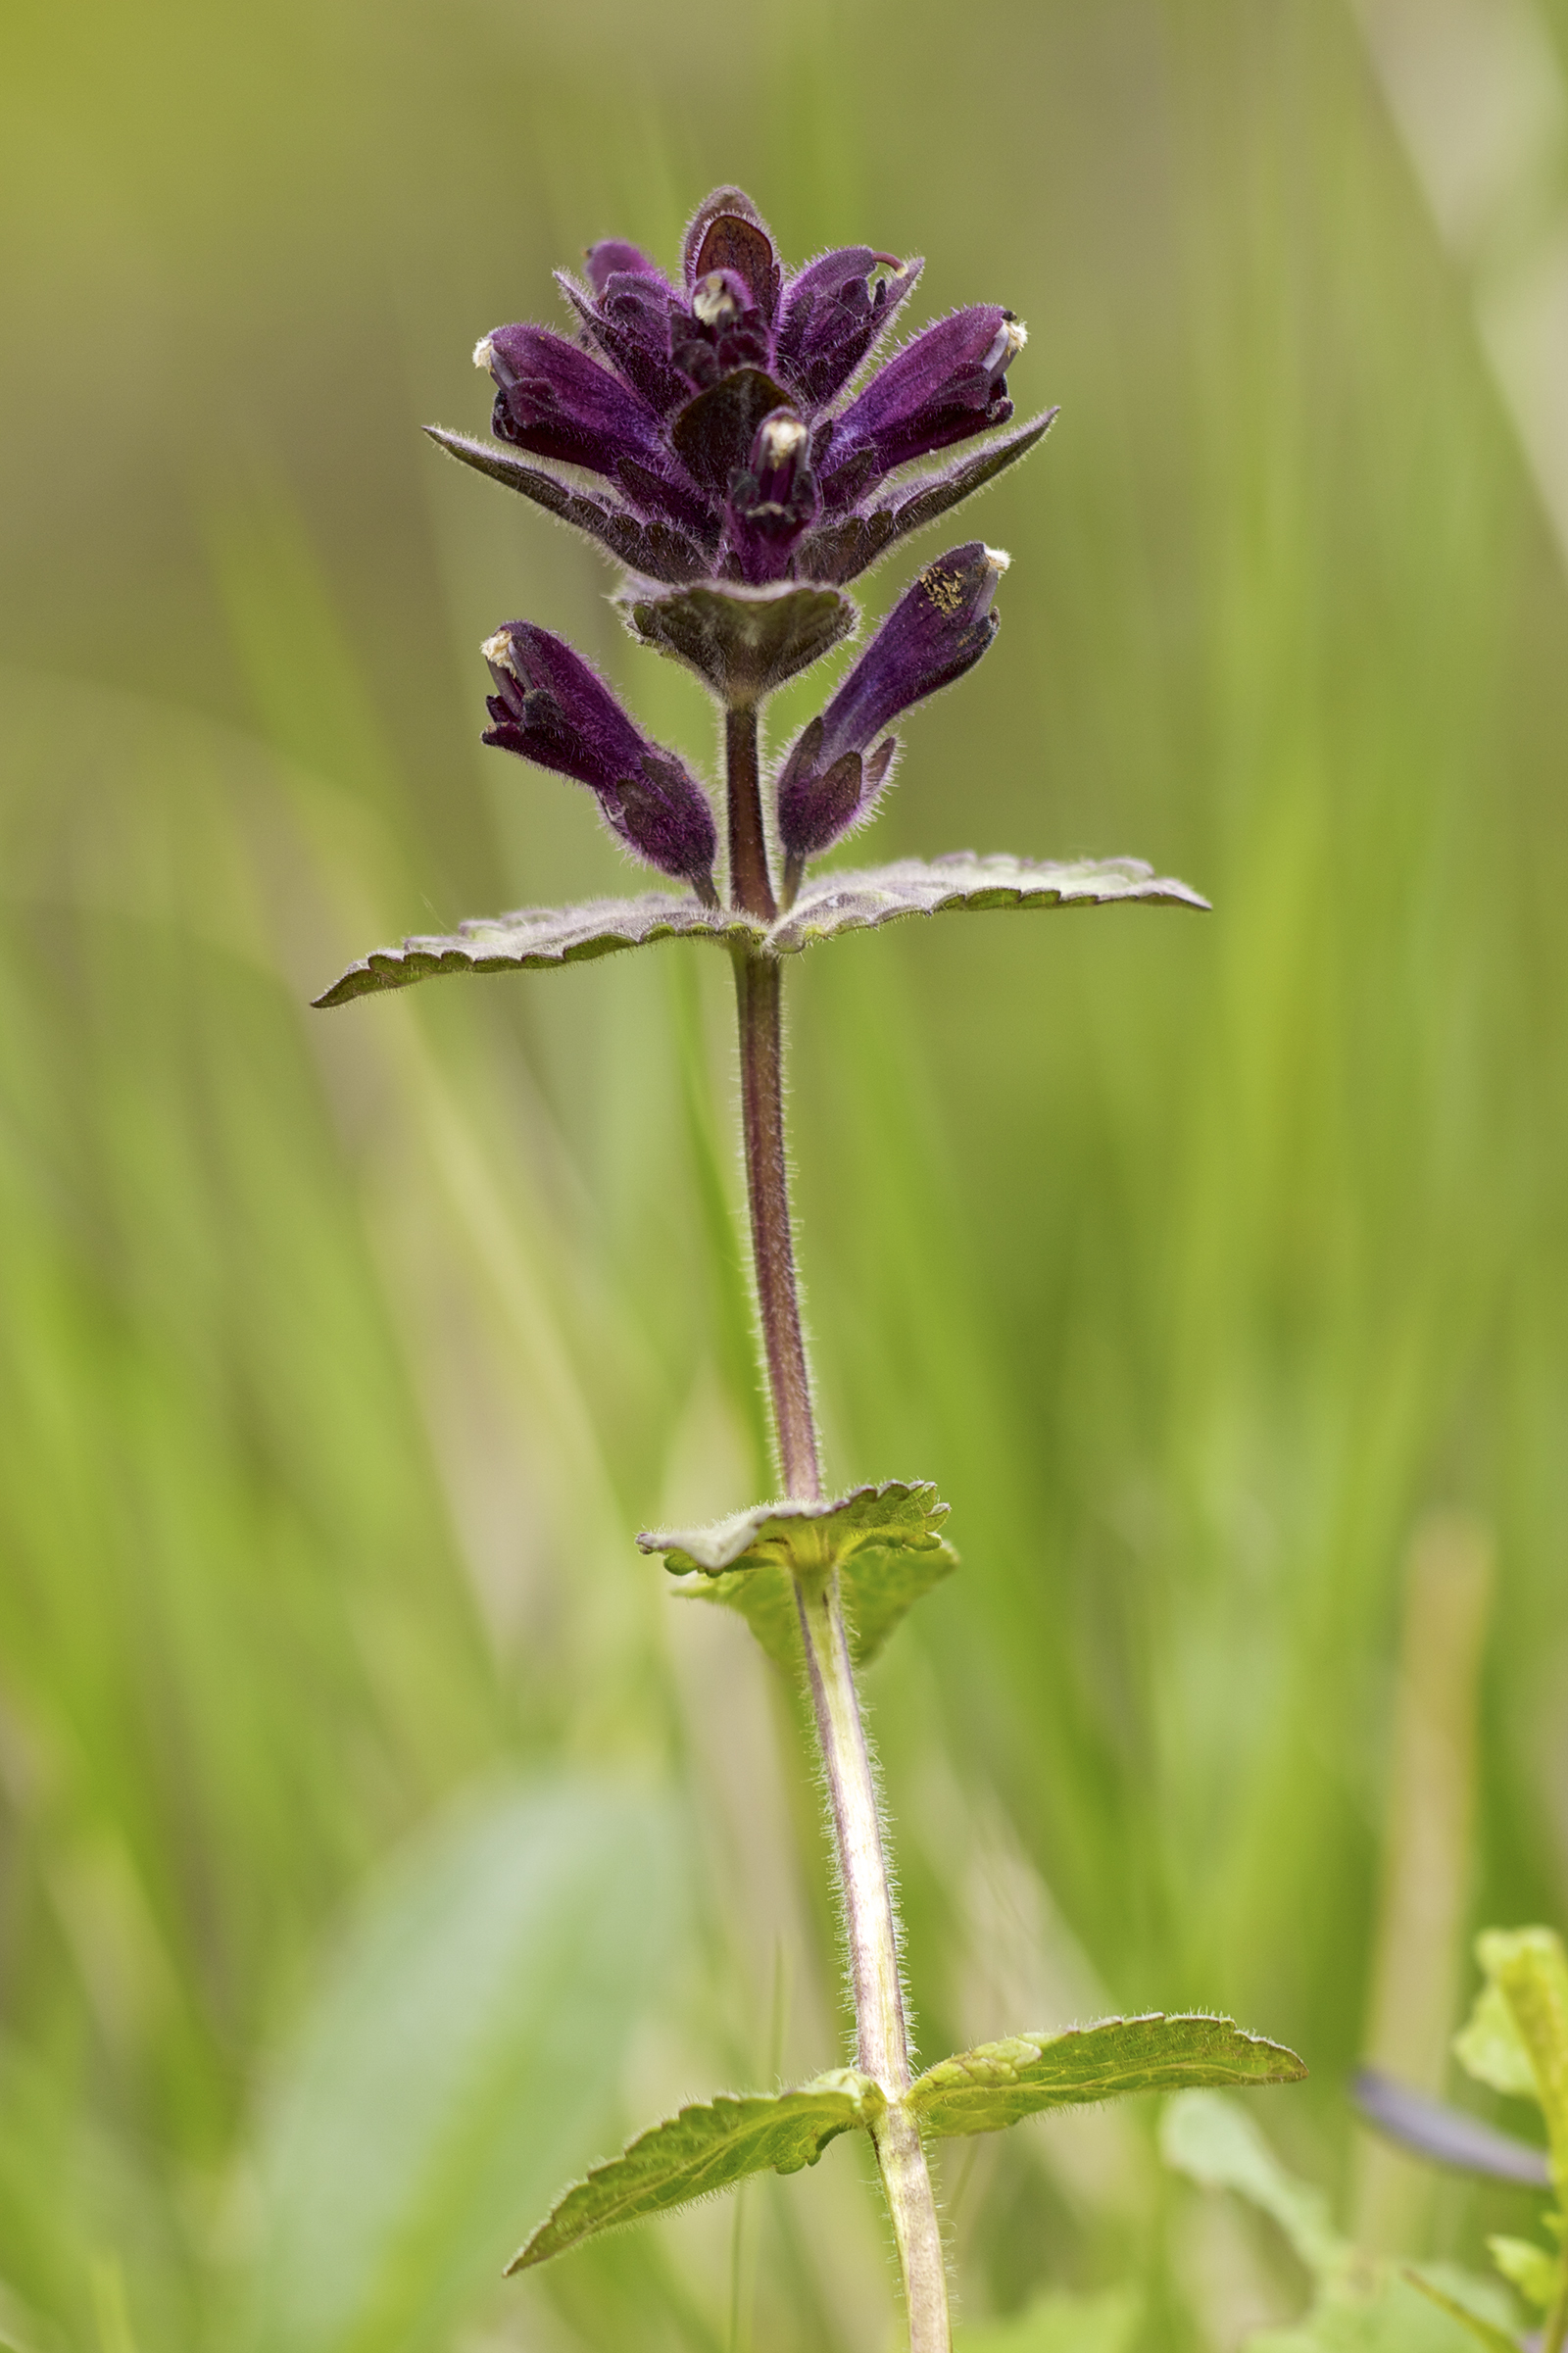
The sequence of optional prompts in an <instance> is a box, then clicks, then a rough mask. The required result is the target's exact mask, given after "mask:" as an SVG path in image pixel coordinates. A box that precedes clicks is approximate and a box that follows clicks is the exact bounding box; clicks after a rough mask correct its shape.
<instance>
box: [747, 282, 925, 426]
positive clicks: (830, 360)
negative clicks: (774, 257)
mask: <svg viewBox="0 0 1568 2353" xmlns="http://www.w3.org/2000/svg"><path fill="white" fill-rule="evenodd" d="M924 267H925V265H924V263H923V262H919V261H914V262H900V260H899V259H898V256H897V255H896V254H890V253H873V251H872V250H871V248H870V246H869V245H846V246H844V247H843V248H842V249H841V250H840V251H839V252H837V253H825V254H823V255H822V256H821V258H820V260H818V261H815V262H809V263H808V264H807V266H806V268H805V269H804V270H802V271H801V273H800V275H799V277H796V278H792V279H791V280H790V283H789V286H788V288H787V289H786V291H785V295H784V309H783V315H782V317H781V318H780V319H779V326H778V341H777V345H776V347H775V364H776V367H777V370H778V373H779V375H780V376H781V377H782V378H783V380H784V382H785V383H786V384H788V385H789V387H790V389H791V391H792V392H793V393H795V395H796V397H797V398H798V400H799V401H800V403H801V406H802V408H803V409H804V410H806V411H807V413H808V414H813V413H814V412H815V411H817V410H818V409H820V408H822V407H823V406H824V405H825V404H826V403H827V402H828V401H830V400H831V399H832V398H833V396H834V394H835V393H837V392H841V391H842V390H843V389H844V386H845V385H846V384H847V383H848V382H849V380H850V378H851V376H852V375H854V373H855V371H856V369H857V368H858V367H859V365H860V363H861V361H862V360H863V359H864V358H865V356H866V354H867V353H868V352H869V351H870V349H871V347H872V345H873V344H874V343H875V342H876V341H877V339H878V337H879V336H880V335H881V334H882V333H883V332H884V330H885V329H886V327H887V325H888V323H889V321H890V320H891V319H892V317H893V314H894V312H895V311H896V310H897V309H898V307H899V305H900V303H901V302H903V300H904V298H905V296H906V295H907V293H908V291H909V289H910V287H911V286H912V285H913V284H914V281H915V279H916V278H917V277H918V276H919V274H920V272H921V270H923V269H924ZM882 270H887V271H889V272H890V273H891V274H890V275H888V276H885V277H884V276H881V275H878V274H877V273H878V272H879V271H882Z"/></svg>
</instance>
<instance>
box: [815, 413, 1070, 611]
mask: <svg viewBox="0 0 1568 2353" xmlns="http://www.w3.org/2000/svg"><path fill="white" fill-rule="evenodd" d="M1055 419H1056V411H1055V410H1054V409H1051V410H1048V411H1047V413H1046V414H1045V416H1043V417H1035V418H1033V419H1032V420H1031V422H1030V423H1028V424H1026V425H1020V427H1019V428H1018V430H1017V432H1016V433H1009V434H1007V435H1006V436H1005V439H1003V440H1001V441H994V442H992V443H991V444H990V446H989V447H988V448H986V449H983V450H979V451H977V452H976V453H975V454H974V455H973V456H972V457H968V458H963V459H960V461H959V462H958V464H957V465H956V466H947V467H945V468H944V469H943V471H942V472H941V473H936V474H923V475H918V476H916V478H915V479H914V480H913V481H910V482H904V483H901V484H900V485H899V487H898V488H897V489H896V490H894V491H892V492H891V493H890V494H889V496H888V497H887V498H886V499H885V500H884V502H883V503H882V505H881V506H879V507H875V508H873V509H872V511H871V513H870V514H869V515H845V516H843V517H842V518H841V519H840V520H838V521H835V522H828V523H820V524H818V525H817V527H816V529H815V530H813V531H809V532H808V533H807V535H806V537H805V538H804V539H803V540H802V542H801V545H800V549H799V551H798V554H797V557H796V569H797V570H798V571H799V573H800V575H801V577H802V579H805V580H832V581H836V582H838V583H839V584H840V586H842V585H843V584H844V583H845V582H846V581H849V580H854V579H856V578H858V575H859V574H860V573H861V572H863V571H866V570H868V569H869V568H870V566H871V565H872V564H877V563H880V561H881V559H882V558H883V557H884V556H885V555H886V554H887V552H888V550H889V548H891V547H893V546H895V545H896V544H897V543H898V541H899V540H901V539H905V538H907V536H908V535H909V533H910V532H911V531H919V530H923V529H924V527H925V525H926V524H927V523H932V522H935V521H936V519H937V517H938V515H946V514H948V513H949V512H950V510H951V509H952V508H954V507H956V506H957V505H958V504H959V502H960V500H963V499H966V498H968V497H970V496H971V494H972V493H973V492H974V491H976V490H982V489H984V487H985V485H986V484H987V483H988V482H993V481H995V479H996V477H997V475H998V474H1000V473H1002V472H1003V471H1004V470H1005V468H1006V467H1007V466H1012V465H1014V464H1016V462H1017V460H1018V459H1020V458H1025V457H1027V456H1028V454H1029V452H1030V451H1031V450H1032V449H1033V448H1034V447H1035V446H1036V444H1037V443H1038V442H1040V441H1041V440H1043V439H1044V437H1045V435H1046V433H1047V431H1048V430H1049V428H1050V427H1051V426H1052V425H1053V424H1054V422H1055Z"/></svg>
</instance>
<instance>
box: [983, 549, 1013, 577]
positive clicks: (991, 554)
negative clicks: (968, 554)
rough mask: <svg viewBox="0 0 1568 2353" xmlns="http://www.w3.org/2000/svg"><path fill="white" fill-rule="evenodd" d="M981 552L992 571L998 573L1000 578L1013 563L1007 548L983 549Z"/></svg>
mask: <svg viewBox="0 0 1568 2353" xmlns="http://www.w3.org/2000/svg"><path fill="white" fill-rule="evenodd" d="M980 552H981V555H982V556H983V557H984V559H985V562H986V563H987V564H989V565H990V566H991V569H992V570H993V571H994V572H995V573H997V575H998V576H999V578H1000V576H1001V575H1002V573H1003V572H1005V570H1006V568H1007V566H1008V564H1010V563H1011V562H1012V558H1011V557H1010V556H1009V555H1008V553H1007V551H1006V549H1005V548H982V550H981V551H980Z"/></svg>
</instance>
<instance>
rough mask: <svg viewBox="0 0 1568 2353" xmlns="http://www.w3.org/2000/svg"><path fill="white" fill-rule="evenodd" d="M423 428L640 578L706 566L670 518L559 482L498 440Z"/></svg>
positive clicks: (686, 575) (687, 573) (672, 576)
mask: <svg viewBox="0 0 1568 2353" xmlns="http://www.w3.org/2000/svg"><path fill="white" fill-rule="evenodd" d="M424 429H425V431H426V432H427V433H428V434H429V436H430V439H431V440H432V441H434V442H436V443H437V444H438V445H439V446H440V448H442V449H444V450H445V451H446V453H447V455H448V457H450V458H456V459H458V460H459V461H460V462H461V463H462V464H463V465H464V466H472V467H473V469H474V471H475V473H481V474H485V475H488V477H489V479H490V480H491V481H492V482H501V483H504V484H505V486H506V488H507V489H508V490H515V491H517V492H519V493H520V495H521V496H522V497H523V498H525V499H530V500H531V501H532V502H533V504H534V506H536V507H542V508H543V509H544V511H545V513H546V514H547V515H555V516H556V518H557V520H558V521H560V522H564V523H569V524H570V525H571V526H572V528H573V529H574V530H577V531H584V532H586V533H587V535H588V537H589V538H590V539H596V540H598V542H599V544H600V546H601V547H602V548H604V549H605V550H606V552H607V553H608V554H610V555H612V556H614V557H616V558H617V559H618V560H619V562H620V563H622V564H629V565H630V566H631V568H632V569H633V570H634V571H638V572H641V573H642V574H643V575H644V577H645V578H646V579H650V580H665V581H669V582H671V583H674V584H678V583H679V582H681V581H685V580H695V579H698V578H700V577H701V575H702V574H703V573H704V572H705V571H706V570H707V569H708V558H707V556H706V555H705V553H704V551H703V550H702V549H701V548H700V547H698V546H697V544H696V542H695V541H694V540H691V539H688V538H687V536H686V534H685V532H684V531H678V530H676V529H675V527H674V525H673V524H672V523H667V522H660V521H658V520H654V521H645V520H644V519H643V518H642V517H641V516H640V515H633V514H632V513H631V512H630V510H629V509H628V508H625V507H623V506H621V505H620V503H619V501H618V500H615V499H610V498H605V497H603V496H600V495H596V494H595V493H593V492H591V491H586V490H579V489H577V488H576V487H575V485H573V484H568V483H565V482H562V481H559V480H558V479H557V477H556V476H555V475H554V474H553V473H549V472H547V471H546V469H545V468H544V467H543V466H530V465H529V464H528V462H527V461H526V459H524V458H522V457H519V455H518V454H517V452H516V451H515V450H512V449H508V448H507V446H506V444H505V443H504V442H501V441H473V440H471V439H470V438H469V436H468V435H467V434H466V433H452V432H449V431H448V430H447V428H446V427H445V426H444V425H426V426H425V428H424Z"/></svg>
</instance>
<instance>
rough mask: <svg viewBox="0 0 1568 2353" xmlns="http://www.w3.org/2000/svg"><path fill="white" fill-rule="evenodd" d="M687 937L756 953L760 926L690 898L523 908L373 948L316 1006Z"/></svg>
mask: <svg viewBox="0 0 1568 2353" xmlns="http://www.w3.org/2000/svg"><path fill="white" fill-rule="evenodd" d="M690 937H697V938H702V939H713V940H724V941H728V940H744V941H746V942H747V943H748V944H749V945H751V946H753V947H760V946H761V945H762V944H763V942H764V940H765V937H766V934H765V931H764V929H763V926H762V925H761V924H760V923H758V922H756V921H754V919H753V918H752V917H751V916H750V915H742V914H732V913H730V912H729V911H728V910H727V909H725V908H715V907H704V906H703V905H702V903H701V902H700V901H699V900H697V899H694V898H693V897H692V896H691V895H690V894H689V893H688V892H676V891H648V892H646V893H644V895H643V896H642V897H641V898H638V899H589V900H585V901H584V902H583V903H582V904H581V905H580V906H578V907H519V908H518V909H517V910H516V912H515V914H510V915H495V916H490V917H482V916H474V917H473V918H472V919H471V920H470V921H468V922H466V923H460V924H459V926H458V928H457V930H456V931H455V932H446V933H439V934H435V935H432V936H431V937H428V938H426V937H422V936H419V935H416V936H415V937H413V938H411V939H407V940H405V941H404V943H403V945H402V947H401V948H378V949H376V950H375V951H374V952H373V953H372V954H371V955H369V956H365V957H363V958H362V959H361V961H360V962H359V963H357V964H351V965H350V966H349V968H348V970H347V971H346V972H345V973H344V975H343V977H342V979H341V980H338V981H335V982H334V983H333V985H332V987H331V988H329V989H327V990H326V991H324V993H323V994H322V995H321V996H319V997H318V998H317V999H316V1000H315V1003H316V1005H318V1006H319V1007H322V1008H324V1007H326V1006H328V1005H347V1004H348V1002H349V1000H350V999H351V998H353V997H365V996H368V995H370V994H371V993H372V992H373V991H375V990H377V989H406V988H408V987H409V986H410V985H411V984H412V983H413V982H415V981H417V980H429V979H430V978H432V976H433V975H435V974H436V973H441V972H542V971H546V970H548V969H549V968H550V967H551V966H552V965H556V964H581V963H589V962H591V961H592V960H593V958H594V957H596V956H614V955H615V954H616V953H617V952H618V951H619V950H621V949H623V948H646V947H648V946H649V945H650V944H651V943H652V942H653V941H655V940H676V939H685V938H690Z"/></svg>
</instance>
